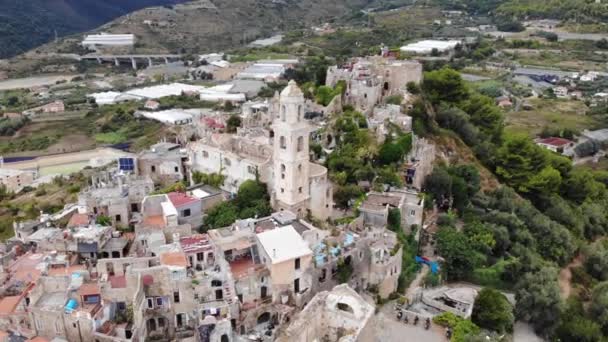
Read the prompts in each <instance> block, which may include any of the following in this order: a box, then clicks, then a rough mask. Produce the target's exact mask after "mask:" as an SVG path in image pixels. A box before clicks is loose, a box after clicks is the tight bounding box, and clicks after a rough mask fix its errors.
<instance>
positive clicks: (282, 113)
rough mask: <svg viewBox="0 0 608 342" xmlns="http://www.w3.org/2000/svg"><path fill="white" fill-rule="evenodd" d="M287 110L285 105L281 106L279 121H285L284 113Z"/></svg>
mask: <svg viewBox="0 0 608 342" xmlns="http://www.w3.org/2000/svg"><path fill="white" fill-rule="evenodd" d="M286 112H287V110H286V108H285V105H283V106H281V121H283V122H285V113H286Z"/></svg>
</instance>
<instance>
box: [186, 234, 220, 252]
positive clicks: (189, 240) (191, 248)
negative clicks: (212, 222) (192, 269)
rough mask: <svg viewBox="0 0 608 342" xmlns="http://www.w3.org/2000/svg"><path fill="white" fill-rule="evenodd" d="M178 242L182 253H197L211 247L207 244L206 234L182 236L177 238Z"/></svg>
mask: <svg viewBox="0 0 608 342" xmlns="http://www.w3.org/2000/svg"><path fill="white" fill-rule="evenodd" d="M179 243H180V245H181V246H182V250H183V251H184V253H197V252H202V251H208V250H212V249H213V247H211V245H210V244H209V236H208V235H207V234H196V235H192V236H187V237H183V238H181V239H180V240H179Z"/></svg>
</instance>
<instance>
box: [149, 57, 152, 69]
mask: <svg viewBox="0 0 608 342" xmlns="http://www.w3.org/2000/svg"><path fill="white" fill-rule="evenodd" d="M148 67H152V58H150V57H148Z"/></svg>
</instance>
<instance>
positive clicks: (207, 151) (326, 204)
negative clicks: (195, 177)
mask: <svg viewBox="0 0 608 342" xmlns="http://www.w3.org/2000/svg"><path fill="white" fill-rule="evenodd" d="M312 130H313V128H312V126H311V125H310V124H309V123H308V121H306V120H305V119H304V95H303V93H302V91H301V90H300V88H298V86H297V85H296V83H295V82H294V81H291V82H289V85H288V86H287V87H286V88H285V89H284V90H283V92H282V93H281V95H280V99H279V110H278V113H277V115H276V116H274V119H273V121H272V125H271V131H266V130H264V129H261V128H260V129H259V130H257V131H250V132H247V133H243V132H240V133H239V134H237V135H230V134H213V135H211V136H208V137H205V138H203V139H201V140H200V141H198V142H194V143H191V144H190V145H189V146H188V153H189V159H190V167H191V171H200V172H204V173H222V174H224V175H226V176H227V179H226V181H225V182H224V186H223V189H224V190H226V191H230V192H232V193H236V191H237V190H238V187H239V186H240V184H242V183H243V182H244V181H246V180H249V179H256V177H258V178H259V179H260V180H261V181H263V182H265V183H266V184H267V185H268V190H269V193H270V195H271V200H272V204H273V207H274V208H275V209H276V210H290V211H292V212H294V213H297V214H298V216H300V217H304V216H306V214H307V213H308V212H310V213H311V214H312V215H313V216H315V217H317V218H320V219H326V218H328V217H329V216H330V215H331V211H332V206H333V196H332V191H331V183H330V181H329V179H328V173H327V169H326V168H325V167H323V166H321V165H318V164H315V163H312V162H310V149H309V136H310V133H311V132H312Z"/></svg>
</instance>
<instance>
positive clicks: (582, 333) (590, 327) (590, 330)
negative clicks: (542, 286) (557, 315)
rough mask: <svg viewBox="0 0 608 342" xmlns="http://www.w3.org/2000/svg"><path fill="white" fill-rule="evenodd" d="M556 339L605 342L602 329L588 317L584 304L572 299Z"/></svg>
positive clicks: (562, 316) (563, 314) (564, 313)
mask: <svg viewBox="0 0 608 342" xmlns="http://www.w3.org/2000/svg"><path fill="white" fill-rule="evenodd" d="M555 337H557V338H558V339H559V340H560V341H580V342H600V341H605V339H604V338H603V334H602V329H601V327H600V325H599V324H598V323H597V322H594V321H593V320H591V319H589V318H587V317H586V313H585V309H584V308H583V304H582V303H581V302H580V300H578V299H577V298H574V297H570V298H569V299H568V302H567V306H566V309H565V310H564V312H563V313H562V315H561V322H560V325H559V327H558V328H557V330H556V333H555Z"/></svg>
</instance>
